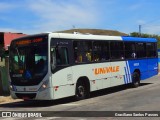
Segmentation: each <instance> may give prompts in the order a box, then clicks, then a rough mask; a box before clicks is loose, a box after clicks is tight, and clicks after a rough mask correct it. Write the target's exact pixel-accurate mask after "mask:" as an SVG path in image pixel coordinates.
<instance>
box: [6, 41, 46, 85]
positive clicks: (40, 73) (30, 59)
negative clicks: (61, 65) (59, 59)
mask: <svg viewBox="0 0 160 120" xmlns="http://www.w3.org/2000/svg"><path fill="white" fill-rule="evenodd" d="M38 39H39V38H27V40H18V41H13V43H12V44H11V47H10V61H9V69H10V71H9V72H10V77H11V80H12V84H15V85H36V84H38V83H39V82H40V81H41V80H42V79H43V78H44V76H45V75H46V74H47V70H48V64H47V63H48V52H47V49H48V45H47V40H45V38H41V39H39V41H38ZM28 41H29V42H28Z"/></svg>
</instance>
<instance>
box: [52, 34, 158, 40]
mask: <svg viewBox="0 0 160 120" xmlns="http://www.w3.org/2000/svg"><path fill="white" fill-rule="evenodd" d="M50 36H51V37H54V38H66V39H84V40H87V39H88V40H89V39H92V40H119V41H136V42H157V40H156V39H155V38H140V37H129V36H107V35H92V34H91V35H90V34H89V35H88V34H72V33H50Z"/></svg>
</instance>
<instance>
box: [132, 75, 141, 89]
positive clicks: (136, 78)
mask: <svg viewBox="0 0 160 120" xmlns="http://www.w3.org/2000/svg"><path fill="white" fill-rule="evenodd" d="M139 86H140V74H139V73H137V72H134V73H133V75H132V87H134V88H136V87H139Z"/></svg>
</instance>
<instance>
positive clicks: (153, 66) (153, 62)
mask: <svg viewBox="0 0 160 120" xmlns="http://www.w3.org/2000/svg"><path fill="white" fill-rule="evenodd" d="M157 74H158V59H157V58H150V59H148V77H152V76H154V75H157Z"/></svg>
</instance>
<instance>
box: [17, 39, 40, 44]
mask: <svg viewBox="0 0 160 120" xmlns="http://www.w3.org/2000/svg"><path fill="white" fill-rule="evenodd" d="M42 41H43V38H35V39H32V40H20V41H16V43H15V44H16V45H26V44H31V43H39V42H42Z"/></svg>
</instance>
